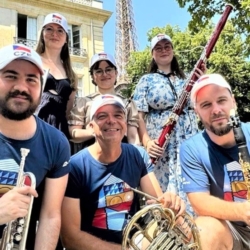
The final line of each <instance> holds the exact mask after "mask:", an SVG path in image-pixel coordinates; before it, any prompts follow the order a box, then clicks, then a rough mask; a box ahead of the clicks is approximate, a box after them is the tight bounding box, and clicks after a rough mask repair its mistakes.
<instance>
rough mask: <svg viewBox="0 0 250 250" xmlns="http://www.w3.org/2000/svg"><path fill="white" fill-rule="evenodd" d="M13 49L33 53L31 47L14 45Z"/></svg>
mask: <svg viewBox="0 0 250 250" xmlns="http://www.w3.org/2000/svg"><path fill="white" fill-rule="evenodd" d="M13 50H14V51H20V52H21V51H23V52H27V53H31V50H30V49H29V48H26V47H23V46H20V45H13Z"/></svg>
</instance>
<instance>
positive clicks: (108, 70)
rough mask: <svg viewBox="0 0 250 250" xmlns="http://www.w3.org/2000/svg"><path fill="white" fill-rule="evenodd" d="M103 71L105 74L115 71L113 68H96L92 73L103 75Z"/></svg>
mask: <svg viewBox="0 0 250 250" xmlns="http://www.w3.org/2000/svg"><path fill="white" fill-rule="evenodd" d="M104 72H105V74H107V75H111V74H112V73H114V72H115V68H111V67H110V68H106V69H104V70H103V69H97V70H94V74H95V75H97V76H102V75H104Z"/></svg>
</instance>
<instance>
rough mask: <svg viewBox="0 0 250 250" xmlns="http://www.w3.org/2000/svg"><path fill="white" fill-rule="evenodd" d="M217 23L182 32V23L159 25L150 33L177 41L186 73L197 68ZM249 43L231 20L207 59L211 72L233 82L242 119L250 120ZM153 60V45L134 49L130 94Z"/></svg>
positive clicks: (176, 46) (175, 44)
mask: <svg viewBox="0 0 250 250" xmlns="http://www.w3.org/2000/svg"><path fill="white" fill-rule="evenodd" d="M213 29H214V25H212V24H211V23H209V24H208V25H207V26H206V27H205V28H204V29H202V30H200V31H199V32H197V33H195V34H194V33H193V32H192V31H190V29H189V28H187V29H186V30H185V31H181V30H180V28H179V27H178V26H173V27H172V26H170V25H166V26H165V27H162V28H159V27H155V28H153V29H151V30H150V31H149V32H148V40H149V41H150V40H151V39H152V38H153V37H154V36H155V35H156V34H158V33H165V34H168V35H169V36H170V37H171V38H172V40H173V44H174V53H175V55H176V56H177V58H178V61H179V64H180V65H181V68H182V69H184V71H185V72H186V73H189V72H191V71H192V70H193V68H194V66H195V64H196V62H197V61H198V59H199V58H200V56H201V54H202V51H203V50H204V47H205V45H206V44H207V41H208V40H209V39H210V37H211V34H212V32H213ZM246 49H247V47H246V44H245V43H244V41H243V40H242V37H241V36H240V35H239V34H238V33H237V32H236V29H235V28H234V26H233V24H232V23H231V22H228V23H227V25H226V27H225V28H224V30H223V32H222V33H221V35H220V38H219V40H218V42H217V44H216V46H215V48H214V50H213V52H212V54H211V56H210V58H209V60H208V62H207V68H208V73H212V72H216V73H221V74H222V75H223V76H225V77H226V79H227V80H228V82H229V83H230V84H231V86H232V89H233V92H234V95H235V97H236V101H237V103H238V112H239V114H240V117H241V120H243V121H247V120H248V121H249V119H248V116H249V114H250V88H249V87H250V86H249V82H248V79H250V62H249V61H248V60H247V59H246ZM150 60H151V52H150V48H149V47H147V48H145V49H144V51H141V52H133V53H132V54H131V56H130V60H129V63H128V65H127V72H128V75H129V76H130V79H131V84H130V85H129V88H128V89H127V90H126V91H125V93H123V94H126V95H128V96H130V95H131V93H132V92H133V90H134V88H135V85H136V83H137V82H138V80H139V78H140V77H141V76H142V75H143V74H145V73H146V72H147V67H148V65H149V62H150Z"/></svg>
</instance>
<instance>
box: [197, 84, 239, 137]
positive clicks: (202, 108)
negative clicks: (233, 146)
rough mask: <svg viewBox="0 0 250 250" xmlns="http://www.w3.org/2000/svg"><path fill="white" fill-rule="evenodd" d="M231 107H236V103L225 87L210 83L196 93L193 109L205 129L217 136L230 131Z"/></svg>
mask: <svg viewBox="0 0 250 250" xmlns="http://www.w3.org/2000/svg"><path fill="white" fill-rule="evenodd" d="M231 109H236V104H235V100H234V98H233V96H232V94H231V93H230V91H229V90H228V89H227V88H224V87H220V86H218V85H214V84H210V85H207V86H205V87H203V88H202V89H201V90H199V92H198V93H197V97H196V103H195V111H196V113H197V114H198V115H199V117H200V119H201V121H202V123H203V125H204V127H205V128H206V130H208V131H211V132H212V133H213V134H215V135H217V136H223V135H226V134H228V133H229V132H230V131H231V126H230V125H229V124H228V122H229V118H230V110H231Z"/></svg>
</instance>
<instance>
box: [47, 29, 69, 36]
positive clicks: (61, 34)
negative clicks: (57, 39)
mask: <svg viewBox="0 0 250 250" xmlns="http://www.w3.org/2000/svg"><path fill="white" fill-rule="evenodd" d="M44 31H45V32H46V33H47V34H49V35H52V34H53V33H54V32H56V34H57V35H58V36H63V35H64V34H65V30H64V29H60V28H59V29H57V30H54V29H52V28H50V27H45V28H44Z"/></svg>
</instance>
